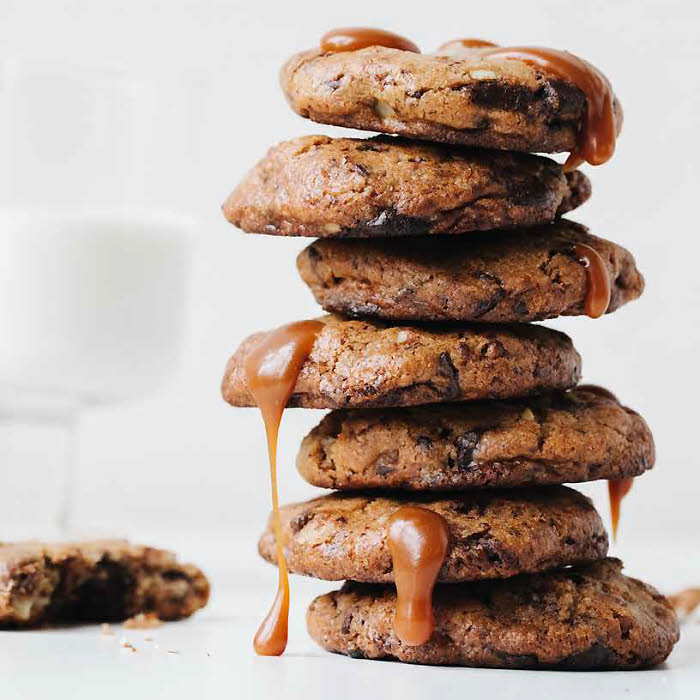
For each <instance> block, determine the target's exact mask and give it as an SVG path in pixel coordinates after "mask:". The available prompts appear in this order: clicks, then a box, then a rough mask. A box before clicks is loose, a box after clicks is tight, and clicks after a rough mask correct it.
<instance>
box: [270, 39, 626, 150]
mask: <svg viewBox="0 0 700 700" xmlns="http://www.w3.org/2000/svg"><path fill="white" fill-rule="evenodd" d="M487 53H488V49H486V50H484V49H478V48H477V49H471V50H469V51H465V52H460V54H459V55H436V54H419V53H414V52H411V51H401V50H397V49H391V48H384V47H381V46H374V47H369V48H364V49H361V50H357V51H342V52H338V53H324V52H323V51H321V50H320V49H311V50H309V51H303V52H301V53H298V54H296V55H295V56H292V58H291V59H290V60H289V61H288V62H287V63H286V64H285V65H284V66H283V68H282V71H281V74H280V81H281V85H282V89H283V91H284V93H285V95H286V97H287V101H288V102H289V104H290V106H291V108H292V109H293V110H294V111H295V112H296V113H297V114H300V115H301V116H302V117H306V118H308V119H311V120H312V121H315V122H320V123H322V124H335V125H337V126H347V127H351V128H355V129H366V130H370V131H381V132H385V133H391V134H401V135H403V136H409V137H412V138H418V139H427V140H429V141H441V142H445V143H454V144H466V145H469V146H481V147H484V148H498V149H504V150H508V151H531V152H537V153H557V152H563V151H571V150H572V149H574V148H575V146H576V142H577V137H578V135H579V134H580V132H581V130H582V128H583V125H584V119H585V113H586V98H585V95H584V93H583V92H582V91H581V90H580V89H579V88H578V87H577V86H576V85H574V84H572V83H569V82H567V81H564V80H562V79H560V78H557V77H555V76H553V75H551V74H548V73H545V72H544V71H542V70H541V69H539V68H537V67H535V66H532V65H530V64H529V63H526V62H525V61H522V60H518V59H504V58H495V57H489V56H487V55H486V54H487ZM613 108H614V112H615V117H616V118H615V122H616V123H615V130H616V131H617V132H619V130H620V128H621V126H622V109H621V107H620V104H619V102H618V101H617V99H614V103H613Z"/></svg>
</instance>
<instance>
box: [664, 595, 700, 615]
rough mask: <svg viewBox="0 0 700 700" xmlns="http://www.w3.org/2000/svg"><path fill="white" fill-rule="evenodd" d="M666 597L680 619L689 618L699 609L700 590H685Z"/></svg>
mask: <svg viewBox="0 0 700 700" xmlns="http://www.w3.org/2000/svg"><path fill="white" fill-rule="evenodd" d="M666 597H667V598H668V602H669V603H671V605H672V606H673V609H674V610H675V611H676V615H678V617H680V618H681V619H683V618H686V617H689V616H690V615H692V614H693V613H694V612H695V611H696V610H697V609H698V607H700V588H686V589H685V590H682V591H679V592H678V593H673V594H672V595H667V596H666Z"/></svg>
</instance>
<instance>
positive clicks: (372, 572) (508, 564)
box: [258, 486, 608, 583]
mask: <svg viewBox="0 0 700 700" xmlns="http://www.w3.org/2000/svg"><path fill="white" fill-rule="evenodd" d="M404 505H418V506H422V507H423V508H428V509H430V510H432V511H434V512H436V513H438V514H439V515H441V516H442V517H443V518H444V519H445V521H446V523H447V525H448V528H449V531H450V535H449V539H450V544H449V547H448V553H447V556H446V558H445V562H444V564H443V566H442V568H441V569H440V573H439V575H438V581H443V582H449V583H455V582H458V581H474V580H478V579H491V578H506V577H508V576H514V575H516V574H519V573H525V572H535V571H544V570H546V569H551V568H554V567H557V566H564V565H567V564H573V563H575V562H584V561H591V560H595V559H600V558H602V557H604V556H605V555H606V553H607V550H608V538H607V535H606V533H605V528H604V527H603V523H602V521H601V519H600V516H599V515H598V513H597V512H596V510H595V508H593V505H592V504H591V502H590V500H589V499H588V498H586V497H585V496H583V495H582V494H580V493H578V492H577V491H574V490H573V489H569V488H566V487H564V486H550V487H542V488H539V489H519V490H513V491H481V492H478V491H474V492H471V493H461V494H458V495H457V494H455V495H449V496H445V495H440V496H432V495H421V494H411V495H400V494H391V495H389V494H386V495H379V494H377V493H370V492H367V493H361V494H342V493H338V494H332V495H329V496H321V497H320V498H316V499H313V500H311V501H307V502H305V503H295V504H292V505H286V506H283V507H282V508H281V509H280V515H281V518H282V542H283V546H284V551H285V556H286V558H287V564H288V566H289V570H290V571H292V572H294V573H297V574H303V575H306V576H314V577H316V578H321V579H327V580H332V581H336V580H341V579H351V580H353V581H366V582H371V583H388V582H391V581H393V570H392V563H391V555H390V553H389V547H388V544H387V541H386V524H387V520H388V519H389V517H390V516H391V515H392V514H393V513H394V512H395V511H396V510H397V509H398V508H400V507H401V506H404ZM258 551H259V552H260V554H261V555H262V556H263V557H264V558H265V559H266V560H267V561H269V562H273V563H274V562H275V561H276V551H275V536H274V530H273V527H272V522H271V521H270V522H268V527H267V530H266V531H265V533H264V534H263V535H262V537H261V538H260V541H259V543H258Z"/></svg>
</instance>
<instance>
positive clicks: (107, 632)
mask: <svg viewBox="0 0 700 700" xmlns="http://www.w3.org/2000/svg"><path fill="white" fill-rule="evenodd" d="M100 634H101V635H103V636H104V637H114V630H113V629H112V628H111V626H110V624H109V622H103V623H102V624H101V625H100Z"/></svg>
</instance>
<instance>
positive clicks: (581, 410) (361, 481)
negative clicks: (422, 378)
mask: <svg viewBox="0 0 700 700" xmlns="http://www.w3.org/2000/svg"><path fill="white" fill-rule="evenodd" d="M653 465H654V441H653V438H652V435H651V431H650V430H649V428H648V426H647V424H646V422H645V421H644V419H643V418H642V417H641V416H640V415H639V414H637V413H635V412H634V411H632V410H631V409H629V408H627V407H625V406H622V405H621V404H620V403H619V402H618V401H617V399H616V398H615V397H614V396H612V395H611V394H608V393H607V392H605V391H604V390H601V389H600V388H599V387H586V386H579V387H576V388H574V389H571V390H570V391H566V392H559V391H557V392H552V393H549V394H545V395H543V396H538V397H531V398H528V399H511V400H509V401H478V402H465V403H454V404H434V405H431V406H418V407H413V408H402V409H382V410H377V409H367V410H355V411H346V410H340V411H333V412H332V413H329V414H328V415H327V416H326V417H325V418H324V419H323V420H322V421H321V423H320V424H319V425H317V426H316V427H315V428H314V429H313V430H312V431H311V432H310V433H309V434H308V435H307V436H306V437H305V438H304V440H303V442H302V444H301V449H300V451H299V455H298V457H297V468H298V469H299V472H300V473H301V475H302V476H303V477H304V479H306V481H308V482H309V483H311V484H313V485H314V486H322V487H325V488H331V489H364V488H378V489H384V488H386V489H404V490H411V491H413V490H416V491H426V490H433V491H439V490H450V489H466V488H484V487H488V488H503V487H511V486H527V485H535V484H538V485H544V484H565V483H574V482H581V481H594V480H596V479H623V478H625V477H634V476H639V475H640V474H643V473H644V471H646V470H647V469H651V468H652V467H653Z"/></svg>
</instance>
